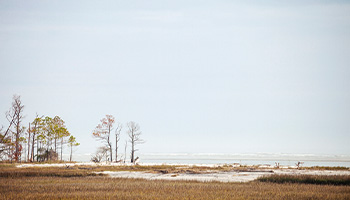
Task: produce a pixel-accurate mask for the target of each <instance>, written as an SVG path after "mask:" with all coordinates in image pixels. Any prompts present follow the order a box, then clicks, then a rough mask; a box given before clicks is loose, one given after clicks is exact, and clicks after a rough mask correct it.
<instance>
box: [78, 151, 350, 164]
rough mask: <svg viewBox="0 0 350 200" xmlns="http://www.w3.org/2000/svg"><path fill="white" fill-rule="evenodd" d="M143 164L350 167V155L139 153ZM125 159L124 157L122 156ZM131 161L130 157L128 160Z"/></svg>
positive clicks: (87, 158) (80, 158) (82, 159)
mask: <svg viewBox="0 0 350 200" xmlns="http://www.w3.org/2000/svg"><path fill="white" fill-rule="evenodd" d="M137 156H138V157H139V158H140V162H141V163H155V164H240V165H271V166H275V164H276V163H279V165H280V166H295V165H296V163H298V162H303V164H302V166H305V167H311V166H329V167H337V166H340V167H350V155H316V154H284V153H249V154H224V153H223V154H220V153H138V154H137ZM120 157H121V158H122V157H124V155H120ZM90 158H91V155H90V154H84V155H82V154H81V155H73V159H74V160H76V161H80V162H87V161H90ZM126 160H127V161H129V155H127V158H126Z"/></svg>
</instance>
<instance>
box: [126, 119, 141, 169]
mask: <svg viewBox="0 0 350 200" xmlns="http://www.w3.org/2000/svg"><path fill="white" fill-rule="evenodd" d="M127 126H128V136H129V142H130V144H131V163H135V152H136V151H138V149H136V148H135V147H136V145H137V144H142V143H144V142H145V141H144V140H142V139H141V137H140V136H141V133H142V132H141V131H140V126H139V125H138V124H137V123H135V122H133V121H131V122H128V123H127Z"/></svg>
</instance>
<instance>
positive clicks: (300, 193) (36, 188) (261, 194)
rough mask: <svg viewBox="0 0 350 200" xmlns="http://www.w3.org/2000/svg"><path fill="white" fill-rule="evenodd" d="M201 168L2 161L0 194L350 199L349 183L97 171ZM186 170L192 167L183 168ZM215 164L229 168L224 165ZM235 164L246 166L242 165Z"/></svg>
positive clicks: (16, 196)
mask: <svg viewBox="0 0 350 200" xmlns="http://www.w3.org/2000/svg"><path fill="white" fill-rule="evenodd" d="M104 170H110V171H118V170H119V171H120V170H128V171H148V172H153V173H163V172H161V171H163V170H167V172H169V173H173V172H175V171H179V170H180V171H181V170H182V171H184V172H186V173H205V172H206V171H207V170H213V168H206V167H184V166H114V167H110V166H100V167H92V166H79V167H77V166H75V167H69V168H66V167H33V168H16V167H15V166H14V165H10V164H6V165H0V199H350V186H334V185H312V184H298V183H293V184H292V183H284V184H277V183H269V182H259V181H254V182H250V183H219V182H206V183H204V182H194V181H160V180H159V181H147V180H142V179H119V178H109V177H106V176H96V175H95V173H94V172H96V171H97V172H98V171H104ZM187 170H190V171H187ZM214 170H230V168H229V166H228V167H222V168H214ZM239 170H250V169H249V168H242V169H239Z"/></svg>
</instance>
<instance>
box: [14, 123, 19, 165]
mask: <svg viewBox="0 0 350 200" xmlns="http://www.w3.org/2000/svg"><path fill="white" fill-rule="evenodd" d="M18 124H19V122H17V126H16V149H15V161H16V162H18V159H19V125H18Z"/></svg>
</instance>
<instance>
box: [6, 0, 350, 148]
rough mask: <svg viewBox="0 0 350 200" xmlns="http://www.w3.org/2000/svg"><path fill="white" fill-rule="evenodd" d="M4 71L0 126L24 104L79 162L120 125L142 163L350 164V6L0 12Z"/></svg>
mask: <svg viewBox="0 0 350 200" xmlns="http://www.w3.org/2000/svg"><path fill="white" fill-rule="evenodd" d="M0 69H1V72H0V98H1V101H0V112H1V115H0V125H4V126H5V127H6V126H7V125H8V122H7V121H6V119H5V112H6V111H7V110H8V109H9V107H10V106H11V101H12V96H13V94H19V95H21V97H22V101H23V103H24V104H25V106H26V107H25V115H26V118H25V120H24V122H25V125H27V124H28V122H29V121H32V120H33V119H34V117H35V113H38V114H39V115H45V116H51V117H54V116H55V115H58V116H60V117H61V118H62V119H63V120H65V121H66V124H67V128H68V130H69V131H70V132H71V133H72V134H73V135H74V136H76V138H77V140H78V142H80V143H81V146H79V147H78V150H77V153H93V152H94V151H95V150H96V148H97V147H98V146H101V145H100V143H99V142H98V141H96V140H94V139H93V138H92V131H93V130H94V128H95V126H96V125H97V124H98V123H99V120H100V119H101V118H103V117H104V116H105V115H106V114H111V115H114V116H115V117H116V120H117V121H118V122H121V123H123V124H125V123H126V122H128V121H135V122H137V123H139V124H140V126H141V130H142V132H143V135H142V136H143V138H144V139H145V140H146V141H147V142H146V143H145V144H143V145H140V146H139V148H140V152H142V153H147V152H193V153H196V152H203V153H209V152H217V153H247V152H271V153H315V154H317V153H321V154H346V155H349V154H350V2H349V1H336V0H335V1H325V0H324V1H316V0H315V1H312V0H309V1H308V0H306V1H254V0H251V1H229V0H226V1H225V0H218V1H205V0H198V1H188V0H186V1H185V0H183V1H181V0H172V1H170V0H149V1H145V0H132V1H125V0H124V1H104V0H102V1H86V0H82V1H71V0H69V1H62V0H59V1H58V0H57V1H55V0H52V1H46V0H42V1H27V0H22V1H16V0H11V1H8V0H0ZM124 126H125V125H124ZM125 132H126V128H124V129H123V131H122V134H123V139H122V144H120V145H122V147H121V149H120V150H121V151H123V149H124V146H123V145H124V141H125V139H126V137H125V136H126V133H125ZM113 145H114V144H113Z"/></svg>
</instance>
